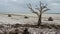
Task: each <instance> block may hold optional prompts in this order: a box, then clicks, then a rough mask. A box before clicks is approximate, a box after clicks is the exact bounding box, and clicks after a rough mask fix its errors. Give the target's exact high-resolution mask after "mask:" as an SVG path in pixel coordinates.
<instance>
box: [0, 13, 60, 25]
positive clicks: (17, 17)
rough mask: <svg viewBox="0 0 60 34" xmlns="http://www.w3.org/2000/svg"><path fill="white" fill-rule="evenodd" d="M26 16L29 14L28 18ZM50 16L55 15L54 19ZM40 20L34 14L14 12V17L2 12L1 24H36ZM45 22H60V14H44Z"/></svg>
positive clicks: (0, 16)
mask: <svg viewBox="0 0 60 34" xmlns="http://www.w3.org/2000/svg"><path fill="white" fill-rule="evenodd" d="M24 16H28V17H29V18H28V19H25V18H24ZM49 17H53V19H54V21H48V18H49ZM37 21H38V17H37V16H36V15H34V14H12V17H8V16H7V14H6V15H4V14H0V24H15V23H20V24H26V23H28V24H36V23H37ZM42 22H43V23H50V24H60V16H59V14H43V16H42Z"/></svg>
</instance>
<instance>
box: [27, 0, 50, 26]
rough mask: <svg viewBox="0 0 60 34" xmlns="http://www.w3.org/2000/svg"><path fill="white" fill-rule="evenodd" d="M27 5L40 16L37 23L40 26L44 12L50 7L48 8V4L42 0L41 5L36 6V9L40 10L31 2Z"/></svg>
mask: <svg viewBox="0 0 60 34" xmlns="http://www.w3.org/2000/svg"><path fill="white" fill-rule="evenodd" d="M27 6H28V8H29V9H30V10H31V11H32V13H35V14H36V15H37V16H38V24H37V26H40V25H41V23H42V21H41V19H42V14H43V13H44V12H46V11H48V10H50V9H48V8H47V4H44V3H42V2H41V1H40V4H39V7H36V8H35V9H36V10H38V11H36V10H34V9H33V7H32V5H31V4H30V3H29V4H28V5H27Z"/></svg>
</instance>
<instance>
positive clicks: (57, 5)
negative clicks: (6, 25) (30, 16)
mask: <svg viewBox="0 0 60 34" xmlns="http://www.w3.org/2000/svg"><path fill="white" fill-rule="evenodd" d="M39 1H41V2H43V3H45V4H47V5H48V8H49V9H51V10H49V11H47V13H60V0H0V13H31V11H30V10H29V9H28V7H27V4H29V3H31V4H32V6H33V7H34V6H36V5H39Z"/></svg>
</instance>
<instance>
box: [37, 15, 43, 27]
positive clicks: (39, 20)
mask: <svg viewBox="0 0 60 34" xmlns="http://www.w3.org/2000/svg"><path fill="white" fill-rule="evenodd" d="M41 17H42V14H40V16H39V19H38V24H37V26H38V27H39V26H40V25H41V23H42V22H41Z"/></svg>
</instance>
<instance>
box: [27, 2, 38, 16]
mask: <svg viewBox="0 0 60 34" xmlns="http://www.w3.org/2000/svg"><path fill="white" fill-rule="evenodd" d="M27 6H28V8H29V9H30V10H31V11H32V13H35V14H36V15H37V16H39V14H38V12H36V11H34V9H33V8H32V6H31V4H30V3H29V4H28V5H27Z"/></svg>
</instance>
